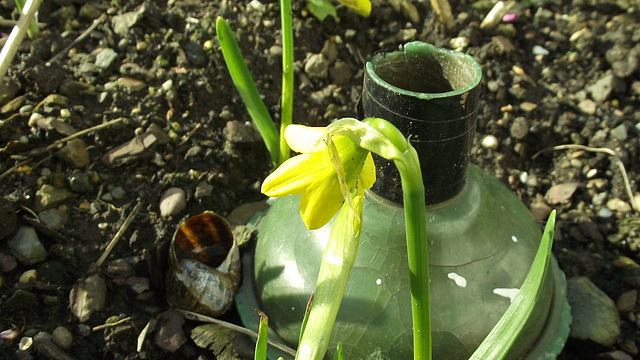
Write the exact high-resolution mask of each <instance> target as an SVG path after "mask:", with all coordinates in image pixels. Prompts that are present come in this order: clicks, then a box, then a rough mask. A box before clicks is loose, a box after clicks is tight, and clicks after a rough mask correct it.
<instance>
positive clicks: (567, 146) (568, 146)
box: [533, 144, 640, 213]
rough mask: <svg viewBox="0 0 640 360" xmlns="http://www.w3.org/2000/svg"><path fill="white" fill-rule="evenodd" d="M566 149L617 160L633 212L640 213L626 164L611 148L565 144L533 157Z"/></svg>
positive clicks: (539, 152)
mask: <svg viewBox="0 0 640 360" xmlns="http://www.w3.org/2000/svg"><path fill="white" fill-rule="evenodd" d="M566 149H572V150H583V151H589V152H597V153H605V154H608V155H611V156H613V157H614V158H615V159H616V163H617V164H618V169H620V173H621V174H622V181H623V182H624V188H625V190H626V192H627V196H628V197H629V200H630V202H631V207H632V208H633V210H635V211H636V212H638V213H640V209H639V208H638V204H637V203H636V199H635V198H634V197H633V191H632V190H631V184H630V183H629V177H628V176H627V170H626V169H625V167H624V164H623V163H622V159H620V155H618V153H617V152H615V151H613V150H611V149H609V148H596V147H591V146H584V145H577V144H565V145H558V146H554V147H550V148H546V149H542V150H540V151H538V152H537V153H536V154H535V155H533V158H534V159H535V158H537V157H538V156H539V155H540V154H541V153H542V152H543V151H546V150H566Z"/></svg>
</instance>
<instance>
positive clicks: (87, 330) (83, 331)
mask: <svg viewBox="0 0 640 360" xmlns="http://www.w3.org/2000/svg"><path fill="white" fill-rule="evenodd" d="M78 334H80V336H82V337H87V336H89V335H91V327H90V326H89V325H87V324H78Z"/></svg>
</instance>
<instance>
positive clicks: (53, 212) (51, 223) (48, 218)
mask: <svg viewBox="0 0 640 360" xmlns="http://www.w3.org/2000/svg"><path fill="white" fill-rule="evenodd" d="M38 217H39V218H40V221H42V223H43V224H45V225H47V227H49V228H50V229H52V230H59V229H60V228H61V227H62V225H64V223H65V220H66V214H65V213H63V212H62V211H60V210H58V209H56V208H53V209H49V210H45V211H42V212H40V213H39V214H38Z"/></svg>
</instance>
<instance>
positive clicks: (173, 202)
mask: <svg viewBox="0 0 640 360" xmlns="http://www.w3.org/2000/svg"><path fill="white" fill-rule="evenodd" d="M186 208H187V194H186V193H185V191H184V190H182V189H181V188H177V187H172V188H169V189H167V191H165V192H164V194H162V197H161V198H160V216H162V217H167V216H175V215H178V214H180V213H181V212H182V211H183V210H184V209H186Z"/></svg>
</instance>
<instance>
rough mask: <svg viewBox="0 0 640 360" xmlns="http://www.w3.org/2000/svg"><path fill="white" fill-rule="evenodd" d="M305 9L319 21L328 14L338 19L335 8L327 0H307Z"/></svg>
mask: <svg viewBox="0 0 640 360" xmlns="http://www.w3.org/2000/svg"><path fill="white" fill-rule="evenodd" d="M307 9H309V11H310V12H311V13H312V14H313V16H315V17H316V18H318V20H320V21H323V20H324V19H325V18H326V17H327V16H329V15H331V16H332V17H333V18H334V19H336V20H337V19H338V13H337V12H336V8H335V7H334V6H333V4H331V3H330V2H329V1H328V0H307Z"/></svg>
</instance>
